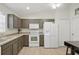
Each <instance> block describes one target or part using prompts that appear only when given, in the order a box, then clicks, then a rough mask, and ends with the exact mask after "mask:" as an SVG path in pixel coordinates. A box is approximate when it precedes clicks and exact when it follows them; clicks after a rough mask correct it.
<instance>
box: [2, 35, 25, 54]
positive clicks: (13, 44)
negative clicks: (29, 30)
mask: <svg viewBox="0 0 79 59" xmlns="http://www.w3.org/2000/svg"><path fill="white" fill-rule="evenodd" d="M23 41H24V40H23V36H21V37H19V38H16V39H14V40H13V41H10V42H8V43H6V44H4V45H2V46H1V55H16V54H18V53H19V51H20V50H21V49H22V48H23V44H24V43H23Z"/></svg>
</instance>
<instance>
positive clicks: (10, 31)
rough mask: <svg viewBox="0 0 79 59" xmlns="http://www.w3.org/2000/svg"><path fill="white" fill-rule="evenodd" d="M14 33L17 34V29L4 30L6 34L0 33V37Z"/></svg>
mask: <svg viewBox="0 0 79 59" xmlns="http://www.w3.org/2000/svg"><path fill="white" fill-rule="evenodd" d="M15 33H18V30H17V29H8V30H6V32H3V33H0V37H3V36H6V35H11V34H15Z"/></svg>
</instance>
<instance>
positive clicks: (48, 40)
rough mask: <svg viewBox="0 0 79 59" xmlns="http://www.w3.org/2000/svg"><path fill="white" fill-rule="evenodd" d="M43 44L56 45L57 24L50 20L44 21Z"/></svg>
mask: <svg viewBox="0 0 79 59" xmlns="http://www.w3.org/2000/svg"><path fill="white" fill-rule="evenodd" d="M44 46H45V48H56V47H58V25H57V24H53V23H52V22H45V23H44Z"/></svg>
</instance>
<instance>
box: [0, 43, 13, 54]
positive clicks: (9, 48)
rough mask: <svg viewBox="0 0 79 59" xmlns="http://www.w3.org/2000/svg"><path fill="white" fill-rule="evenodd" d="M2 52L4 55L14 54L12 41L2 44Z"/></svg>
mask: <svg viewBox="0 0 79 59" xmlns="http://www.w3.org/2000/svg"><path fill="white" fill-rule="evenodd" d="M1 54H2V55H12V43H11V42H9V43H6V44H4V45H3V46H1Z"/></svg>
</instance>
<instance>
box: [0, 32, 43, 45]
mask: <svg viewBox="0 0 79 59" xmlns="http://www.w3.org/2000/svg"><path fill="white" fill-rule="evenodd" d="M23 35H29V32H27V33H26V32H24V33H23V32H22V33H20V34H14V35H10V36H5V37H1V38H0V46H1V45H3V44H5V43H7V42H9V41H12V40H14V39H16V38H18V37H21V36H23ZM39 35H43V33H41V32H40V33H39Z"/></svg>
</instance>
